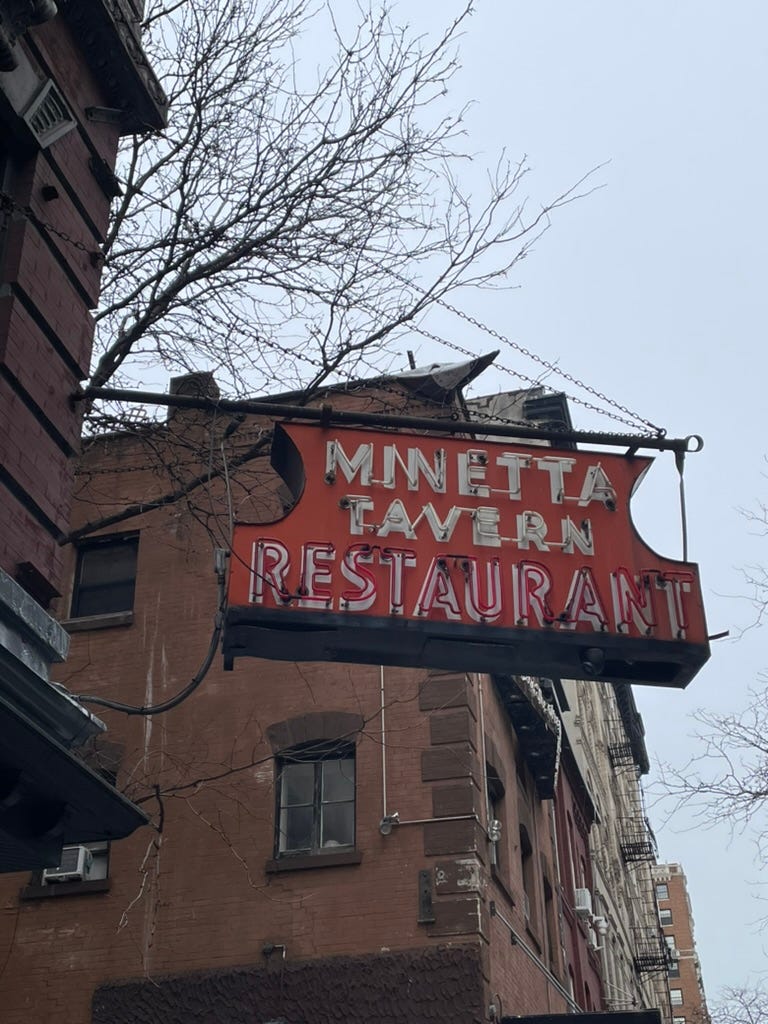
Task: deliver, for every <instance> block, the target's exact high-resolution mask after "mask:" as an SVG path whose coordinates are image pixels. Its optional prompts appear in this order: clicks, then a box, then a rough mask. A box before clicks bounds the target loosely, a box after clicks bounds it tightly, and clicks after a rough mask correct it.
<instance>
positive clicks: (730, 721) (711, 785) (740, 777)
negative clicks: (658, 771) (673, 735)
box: [662, 690, 768, 864]
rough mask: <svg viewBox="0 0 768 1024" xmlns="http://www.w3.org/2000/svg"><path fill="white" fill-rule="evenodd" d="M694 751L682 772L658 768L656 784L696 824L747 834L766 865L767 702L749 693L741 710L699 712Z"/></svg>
mask: <svg viewBox="0 0 768 1024" xmlns="http://www.w3.org/2000/svg"><path fill="white" fill-rule="evenodd" d="M692 717H693V719H694V721H696V722H697V723H698V726H699V729H698V732H697V733H696V738H697V739H698V741H699V752H698V753H697V754H696V756H695V757H693V758H692V759H691V760H689V761H688V762H687V763H686V764H685V765H683V766H682V767H674V766H670V765H664V766H663V767H662V785H663V788H664V791H665V792H666V793H667V794H668V795H670V796H672V797H673V798H674V799H675V801H676V806H677V807H682V806H683V805H684V806H685V807H686V808H687V809H688V811H689V812H690V811H692V812H693V814H694V816H695V817H696V818H697V821H698V822H699V824H700V825H704V826H709V825H715V824H719V823H725V824H727V825H728V826H730V827H731V828H732V829H733V830H734V831H736V832H743V831H747V830H748V831H750V832H751V834H752V835H753V836H754V838H755V841H756V843H757V849H758V855H759V858H760V862H761V864H766V863H768V813H767V812H768V703H767V702H766V693H765V691H764V690H753V691H752V693H751V698H750V701H749V704H748V705H747V707H746V708H745V709H743V710H738V711H734V712H732V713H728V714H720V713H717V712H714V711H706V710H700V711H697V712H696V713H695V714H694V715H693V716H692Z"/></svg>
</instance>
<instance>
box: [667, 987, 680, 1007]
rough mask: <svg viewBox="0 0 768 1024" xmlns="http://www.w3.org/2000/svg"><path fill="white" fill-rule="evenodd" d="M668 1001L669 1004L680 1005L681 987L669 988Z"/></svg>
mask: <svg viewBox="0 0 768 1024" xmlns="http://www.w3.org/2000/svg"><path fill="white" fill-rule="evenodd" d="M669 1002H670V1005H671V1006H682V1005H683V990H682V989H681V988H671V989H670V990H669Z"/></svg>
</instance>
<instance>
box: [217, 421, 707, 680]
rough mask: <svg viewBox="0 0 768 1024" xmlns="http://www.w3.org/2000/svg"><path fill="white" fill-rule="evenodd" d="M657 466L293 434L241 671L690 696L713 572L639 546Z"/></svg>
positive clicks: (234, 630)
mask: <svg viewBox="0 0 768 1024" xmlns="http://www.w3.org/2000/svg"><path fill="white" fill-rule="evenodd" d="M651 462H652V460H651V459H649V458H646V457H641V456H637V455H618V454H610V453H603V452H600V453H598V452H593V451H571V450H558V449H555V448H549V447H543V446H531V445H520V444H516V443H515V442H508V441H504V442H497V441H482V442H480V441H476V440H472V439H462V438H456V437H445V436H443V437H434V436H422V435H415V434H404V433H390V432H385V431H373V430H358V429H343V428H337V427H331V428H324V427H322V428H321V427H318V426H312V425H299V424H288V425H282V426H277V427H276V429H275V440H274V443H273V449H272V464H273V466H274V467H275V469H276V470H277V472H278V473H279V474H280V476H281V477H282V479H283V480H284V481H285V483H286V484H287V485H288V487H289V489H290V490H291V492H292V494H293V497H294V499H295V505H294V506H293V507H292V508H291V510H290V511H289V512H288V513H287V514H286V515H285V516H284V517H283V518H282V519H280V520H278V521H277V522H274V523H271V524H268V525H264V524H259V525H242V524H241V525H237V526H236V527H235V531H234V541H233V550H232V558H231V565H230V579H229V592H228V611H227V615H226V623H225V632H224V656H225V663H226V664H227V666H228V667H231V666H232V663H233V660H234V659H235V658H237V657H241V656H252V657H262V658H278V659H288V660H291V661H294V660H303V661H344V662H358V663H367V664H388V665H404V666H409V665H410V666H425V667H430V668H448V669H459V670H465V671H487V672H504V673H505V674H510V673H527V674H532V675H539V676H559V677H564V678H576V679H579V678H589V677H600V676H602V677H604V678H605V679H608V680H611V681H614V682H617V681H623V682H636V683H650V684H656V685H662V686H678V687H682V686H685V685H686V684H687V683H688V682H689V681H690V680H691V679H692V678H693V676H694V675H695V674H696V672H697V671H698V669H699V668H700V667H701V666H702V665H703V664H704V662H705V661H706V660H707V658H708V657H709V646H708V643H707V630H706V625H705V621H704V611H703V607H702V600H701V590H700V586H699V579H698V568H697V566H696V565H694V564H691V563H687V562H678V561H674V560H671V559H666V558H661V557H660V556H658V555H657V554H655V553H654V552H653V551H652V550H651V549H650V548H649V547H647V546H646V545H645V544H644V543H643V542H642V541H641V540H640V538H639V537H638V535H637V533H636V532H635V529H634V526H633V524H632V521H631V518H630V512H629V500H630V497H631V495H632V492H633V490H634V489H635V487H636V486H637V484H638V483H639V481H640V479H641V478H642V476H643V475H644V474H645V472H646V470H647V469H648V467H649V465H650V464H651Z"/></svg>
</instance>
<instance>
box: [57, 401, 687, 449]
mask: <svg viewBox="0 0 768 1024" xmlns="http://www.w3.org/2000/svg"><path fill="white" fill-rule="evenodd" d="M72 398H73V401H76V402H82V401H91V400H94V399H99V400H101V401H108V402H132V403H136V404H141V405H164V406H168V407H170V408H173V409H197V410H200V411H202V412H210V413H215V412H233V413H245V414H247V415H252V416H273V417H278V418H288V419H302V420H311V421H315V422H320V423H321V424H322V425H323V426H326V427H328V426H330V425H331V424H338V425H345V424H346V425H347V426H369V427H409V428H411V429H413V430H430V431H432V432H433V433H443V434H489V435H492V436H494V437H509V438H514V439H515V440H519V441H524V440H526V439H533V440H538V441H551V442H553V444H557V442H558V441H559V442H561V443H569V442H579V441H580V442H582V443H584V444H605V445H612V446H617V447H621V448H627V449H628V451H629V453H632V454H634V452H636V451H638V450H639V449H641V448H644V449H653V450H655V451H673V452H683V453H685V452H700V451H701V449H702V447H703V446H704V442H703V440H702V439H701V437H699V435H698V434H690V435H689V436H688V437H684V438H668V437H648V436H644V435H638V434H610V433H604V432H602V431H596V430H544V429H542V428H540V427H525V426H510V425H509V424H505V423H491V422H489V423H485V422H475V421H471V420H460V419H458V417H455V416H454V415H451V417H450V419H432V418H431V417H429V416H403V415H394V416H389V415H387V416H385V415H383V414H381V413H372V412H352V411H350V410H346V409H334V408H333V407H332V406H330V405H323V406H322V407H321V408H319V409H316V408H309V407H307V406H303V405H281V404H280V403H279V402H262V401H259V400H240V399H230V398H204V397H196V396H193V395H166V394H162V393H157V392H154V391H130V390H126V389H123V388H93V387H90V388H85V389H84V390H83V391H79V392H77V393H76V394H74V395H73V396H72ZM692 445H693V447H692Z"/></svg>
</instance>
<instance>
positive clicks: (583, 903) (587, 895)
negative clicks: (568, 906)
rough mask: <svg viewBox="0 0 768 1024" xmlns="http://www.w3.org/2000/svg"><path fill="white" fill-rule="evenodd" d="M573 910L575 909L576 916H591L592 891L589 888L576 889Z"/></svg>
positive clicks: (588, 917) (584, 918)
mask: <svg viewBox="0 0 768 1024" xmlns="http://www.w3.org/2000/svg"><path fill="white" fill-rule="evenodd" d="M574 910H575V911H576V916H577V917H580V918H581V919H582V920H589V919H590V918H591V917H592V893H591V892H590V891H589V889H577V890H576V902H575V904H574Z"/></svg>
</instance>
